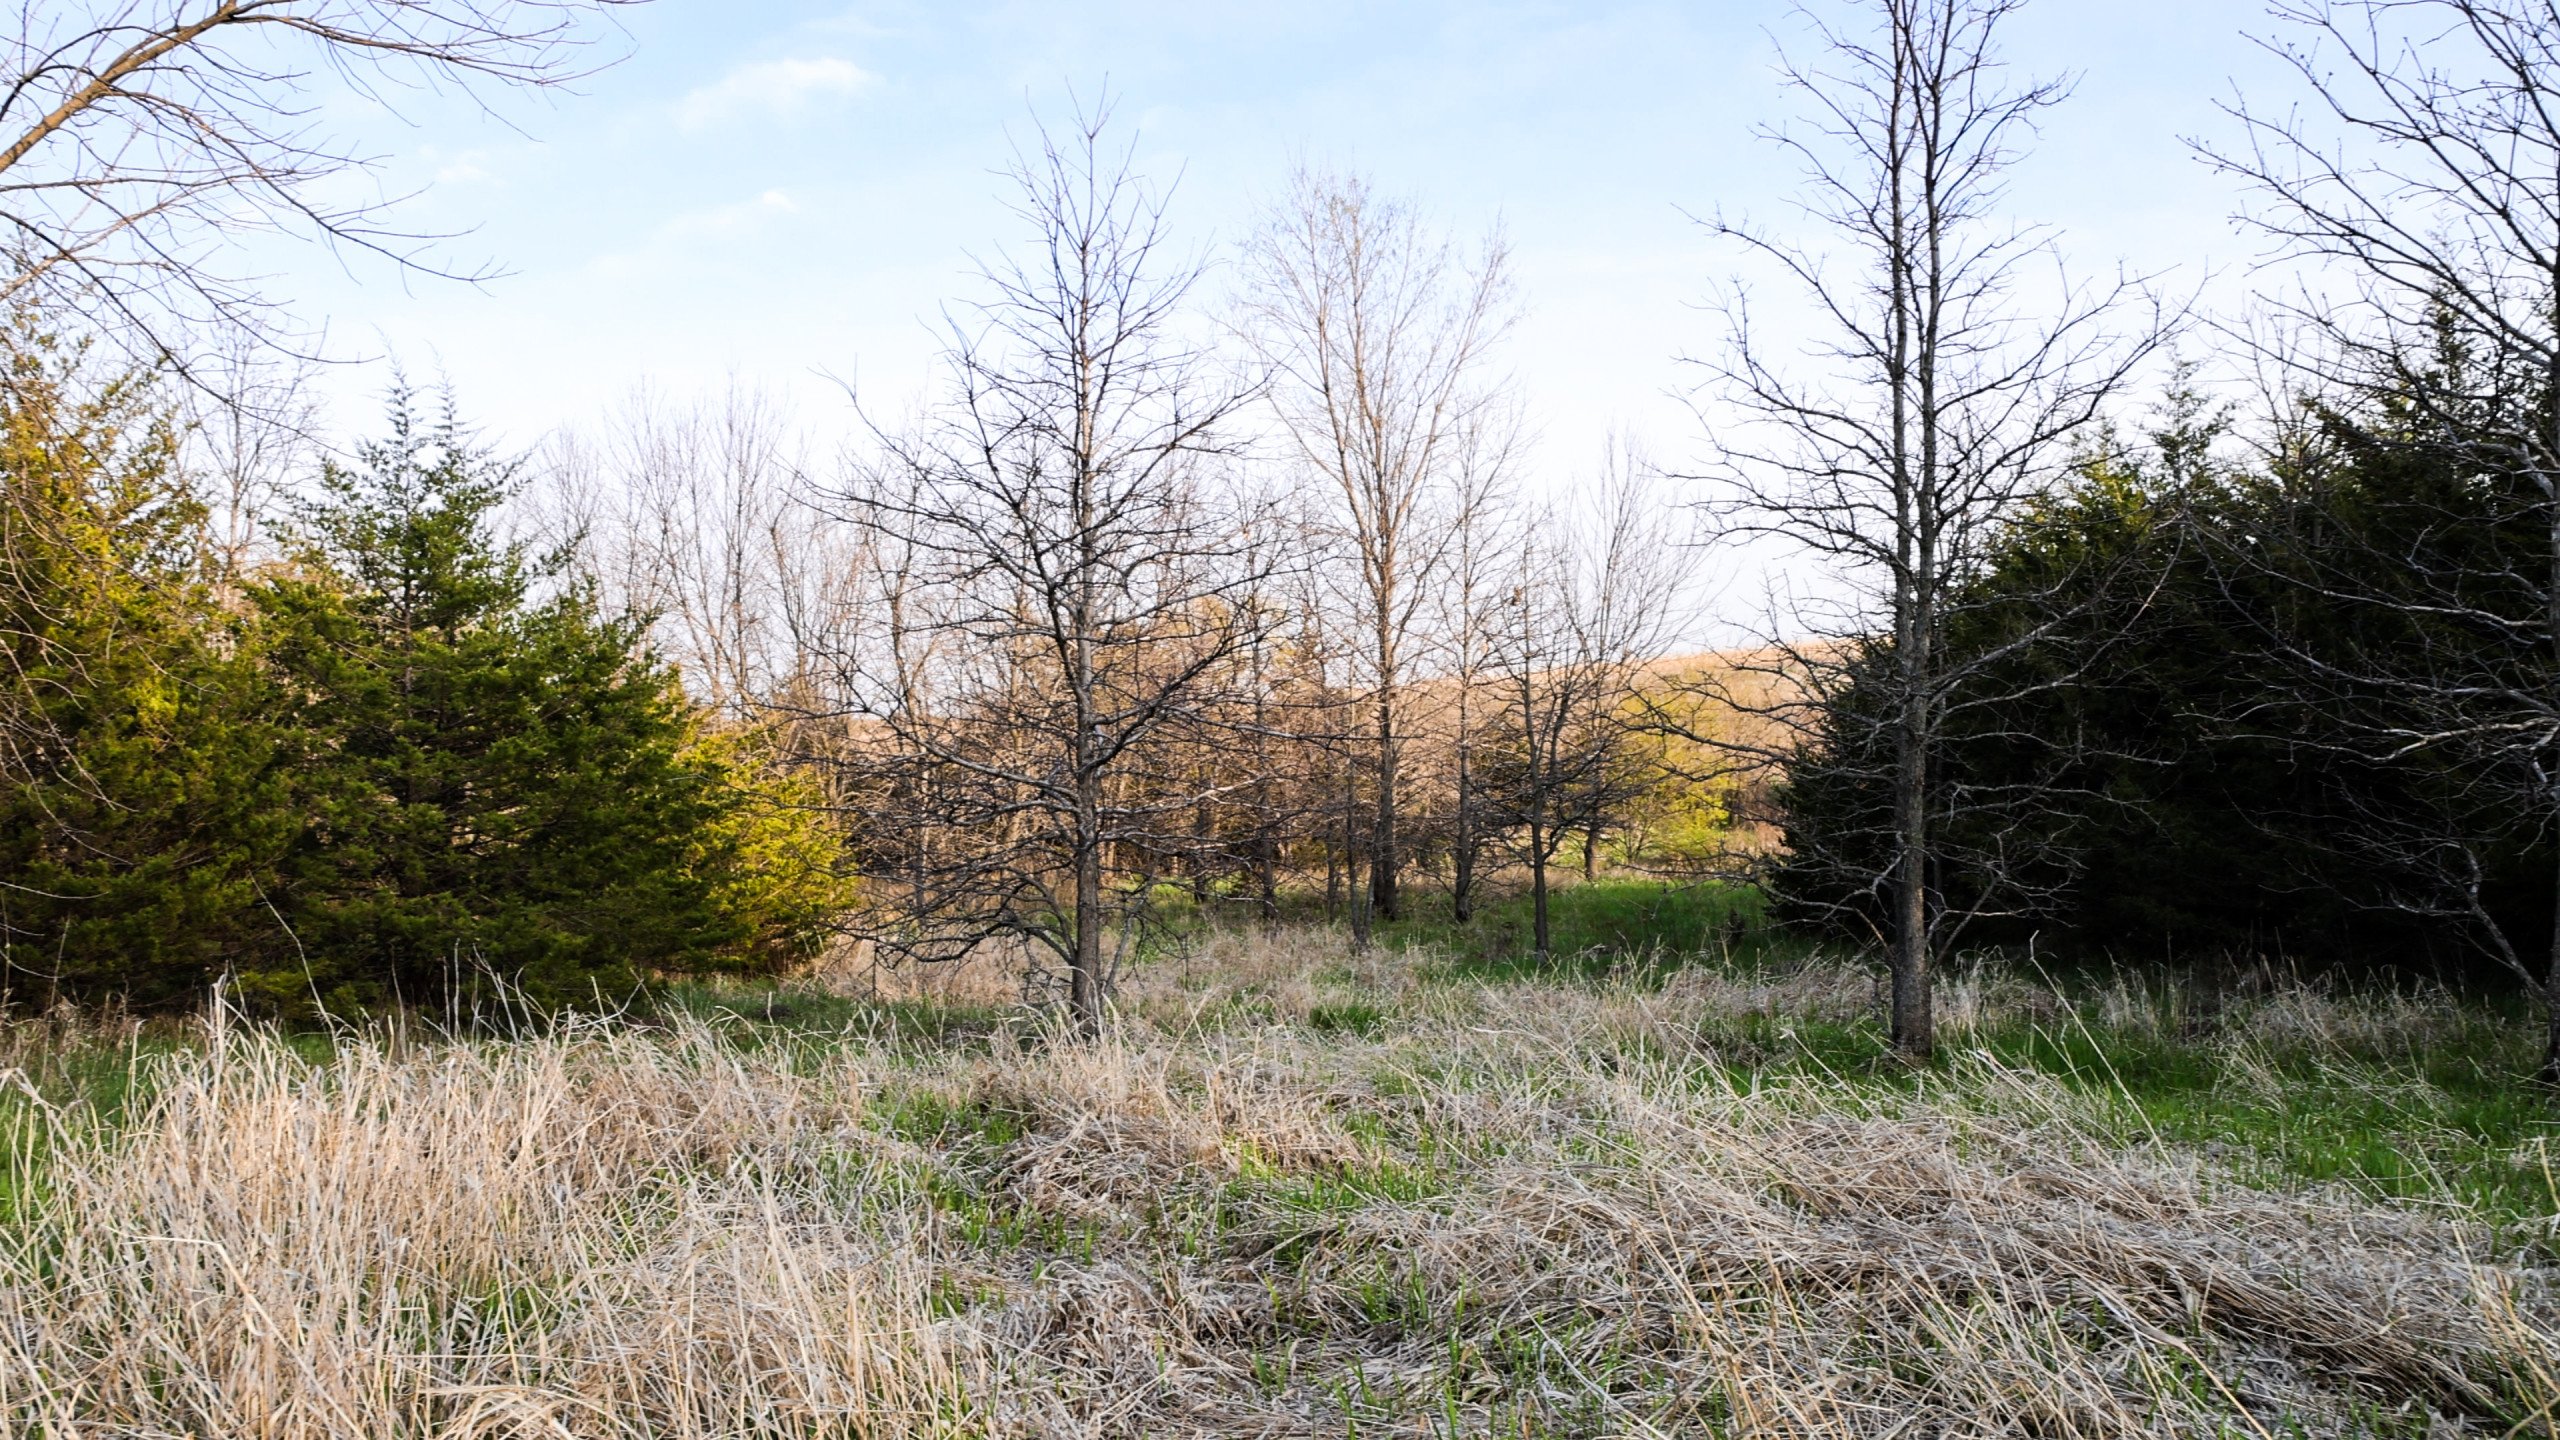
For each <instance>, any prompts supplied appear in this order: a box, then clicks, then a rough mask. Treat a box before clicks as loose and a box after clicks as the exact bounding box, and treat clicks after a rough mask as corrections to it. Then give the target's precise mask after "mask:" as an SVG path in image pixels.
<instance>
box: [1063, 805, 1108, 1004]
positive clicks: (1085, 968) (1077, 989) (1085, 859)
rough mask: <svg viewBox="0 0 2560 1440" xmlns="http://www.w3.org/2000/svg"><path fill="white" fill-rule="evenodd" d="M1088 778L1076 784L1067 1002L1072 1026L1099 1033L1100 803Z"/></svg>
mask: <svg viewBox="0 0 2560 1440" xmlns="http://www.w3.org/2000/svg"><path fill="white" fill-rule="evenodd" d="M1100 788H1101V787H1100V786H1099V785H1097V784H1095V783H1094V781H1093V780H1092V779H1091V778H1090V777H1087V778H1083V779H1079V780H1078V781H1077V795H1076V828H1077V831H1078V834H1077V836H1076V952H1075V957H1074V961H1073V965H1072V969H1073V975H1072V983H1071V990H1070V994H1069V999H1070V1001H1071V1002H1072V1003H1073V1005H1074V1007H1075V1012H1076V1026H1077V1028H1078V1029H1080V1030H1082V1031H1083V1032H1084V1033H1085V1034H1086V1035H1087V1036H1094V1035H1099V1034H1101V1033H1102V980H1103V976H1102V838H1101V833H1100V832H1101V829H1102V815H1101V812H1102V800H1101V795H1100V793H1099V792H1100Z"/></svg>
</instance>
